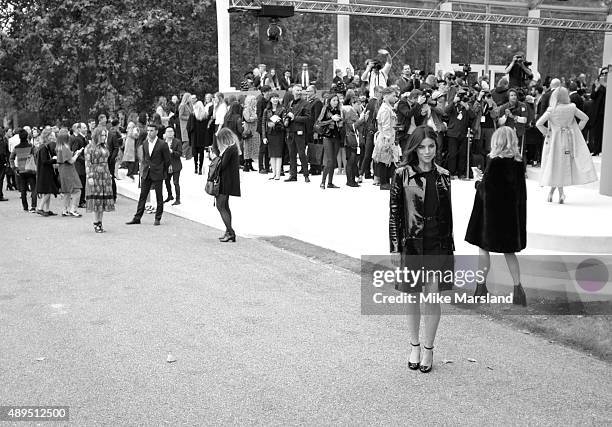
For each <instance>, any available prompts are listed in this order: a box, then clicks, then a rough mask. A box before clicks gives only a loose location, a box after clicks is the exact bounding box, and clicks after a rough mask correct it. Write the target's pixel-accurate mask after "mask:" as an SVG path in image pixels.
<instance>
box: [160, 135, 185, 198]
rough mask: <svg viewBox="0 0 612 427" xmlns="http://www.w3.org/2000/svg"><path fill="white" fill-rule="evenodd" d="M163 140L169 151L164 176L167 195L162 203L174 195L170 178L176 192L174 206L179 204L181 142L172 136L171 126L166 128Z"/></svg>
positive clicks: (181, 167)
mask: <svg viewBox="0 0 612 427" xmlns="http://www.w3.org/2000/svg"><path fill="white" fill-rule="evenodd" d="M164 142H165V143H166V144H167V145H168V150H169V151H170V168H169V169H168V175H167V176H166V191H167V192H168V197H167V198H166V200H164V203H166V202H169V201H171V200H174V196H172V186H171V185H170V180H172V182H173V183H174V192H175V193H176V200H175V201H174V203H172V206H176V205H180V204H181V185H180V183H179V179H180V177H181V169H183V163H181V156H182V155H183V142H182V141H180V140H179V139H177V138H175V137H174V128H173V127H172V126H168V127H167V128H166V132H165V133H164Z"/></svg>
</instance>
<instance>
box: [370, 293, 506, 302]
mask: <svg viewBox="0 0 612 427" xmlns="http://www.w3.org/2000/svg"><path fill="white" fill-rule="evenodd" d="M372 301H374V303H375V304H416V303H429V304H512V292H511V293H509V294H508V295H491V294H487V295H486V296H473V295H468V294H467V293H456V294H454V295H442V294H440V293H422V294H409V293H401V294H399V295H385V294H383V293H381V292H377V293H375V294H374V295H372Z"/></svg>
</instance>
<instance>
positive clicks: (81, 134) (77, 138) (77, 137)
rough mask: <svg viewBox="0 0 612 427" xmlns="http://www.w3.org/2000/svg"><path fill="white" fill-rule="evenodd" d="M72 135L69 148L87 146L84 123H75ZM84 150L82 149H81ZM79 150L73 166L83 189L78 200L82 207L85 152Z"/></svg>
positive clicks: (74, 148)
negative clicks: (79, 152)
mask: <svg viewBox="0 0 612 427" xmlns="http://www.w3.org/2000/svg"><path fill="white" fill-rule="evenodd" d="M74 127H75V129H74V135H73V137H72V141H71V143H70V149H71V150H72V152H73V153H74V152H76V151H77V150H80V149H81V148H83V149H84V148H85V147H87V125H86V124H85V123H77V124H75V125H74ZM83 151H84V150H83ZM83 151H81V154H79V157H77V159H76V161H75V162H74V168H75V169H76V171H77V174H78V175H79V180H80V181H81V186H82V187H83V190H82V191H81V198H80V200H79V207H80V208H84V207H86V205H85V154H84V153H83Z"/></svg>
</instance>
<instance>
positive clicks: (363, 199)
mask: <svg viewBox="0 0 612 427" xmlns="http://www.w3.org/2000/svg"><path fill="white" fill-rule="evenodd" d="M183 164H184V168H183V172H182V174H181V189H182V192H183V195H182V203H183V204H182V205H181V206H179V207H171V206H169V205H170V204H167V209H168V211H169V212H172V213H175V214H177V215H180V216H182V217H185V218H189V219H191V220H194V221H197V222H200V223H202V224H206V225H209V226H212V227H216V228H219V229H223V228H224V227H223V224H222V222H221V219H220V217H219V214H218V212H217V210H216V208H215V207H214V206H213V203H212V198H211V197H210V196H208V195H207V194H206V193H205V192H204V182H205V175H201V176H199V175H194V173H193V162H192V161H186V160H183ZM124 174H125V169H121V170H120V176H124ZM240 176H241V189H242V197H240V198H231V200H230V205H231V208H232V213H233V215H234V218H235V219H234V223H235V229H236V231H237V232H238V233H239V234H242V235H243V236H278V235H286V236H291V237H294V238H296V239H299V240H302V241H305V242H308V243H312V244H314V245H318V246H321V247H324V248H328V249H332V250H334V251H336V252H339V253H342V254H345V255H349V256H352V257H355V258H359V257H360V256H361V255H364V254H384V253H388V251H389V244H388V240H387V239H388V215H389V207H388V206H389V193H388V192H387V191H380V189H379V188H378V187H374V186H373V185H372V181H371V180H367V181H366V182H365V183H364V184H363V185H362V187H360V188H351V187H347V186H346V185H345V184H346V176H344V175H339V176H338V175H336V176H335V177H334V182H335V183H336V184H337V185H340V186H341V188H339V189H327V190H321V189H320V188H319V183H320V179H321V177H320V176H314V177H312V182H311V183H310V184H306V183H304V181H303V178H302V177H299V178H298V182H292V183H285V182H282V181H270V180H268V178H269V175H262V174H259V173H257V172H249V173H244V172H241V173H240ZM527 184H528V196H527V197H528V203H527V209H528V212H527V214H528V216H527V228H528V233H529V236H528V241H527V244H528V247H527V250H526V251H525V252H523V253H524V254H542V253H543V254H548V253H559V252H564V253H571V252H576V253H584V252H586V253H593V252H594V253H612V221H609V216H610V212H612V197H606V196H602V195H600V194H599V193H598V192H597V191H596V190H594V189H592V188H588V187H570V188H568V189H566V193H567V201H566V204H565V205H559V204H558V203H552V204H551V203H548V202H546V194H547V190H546V189H544V188H541V187H539V186H538V184H537V182H536V181H533V180H529V181H527ZM117 185H118V188H119V191H120V192H121V193H122V194H123V195H126V196H128V197H132V198H137V197H138V194H139V189H138V188H137V184H136V183H134V182H132V181H131V180H130V179H123V180H120V181H118V184H117ZM164 191H165V190H164ZM474 191H475V190H474V182H473V181H453V184H452V197H453V219H454V230H455V245H456V247H457V254H477V253H478V250H477V248H476V247H474V246H472V245H470V244H468V243H467V242H465V241H464V240H463V239H464V237H465V230H466V228H467V223H468V221H469V217H470V214H471V212H472V206H473V203H474ZM538 244H539V245H538Z"/></svg>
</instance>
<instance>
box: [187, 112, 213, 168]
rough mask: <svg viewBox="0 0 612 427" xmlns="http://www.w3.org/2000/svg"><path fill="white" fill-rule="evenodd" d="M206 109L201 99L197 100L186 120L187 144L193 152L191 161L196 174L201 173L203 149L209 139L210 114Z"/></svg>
mask: <svg viewBox="0 0 612 427" xmlns="http://www.w3.org/2000/svg"><path fill="white" fill-rule="evenodd" d="M208 113H209V112H208V110H207V109H206V108H205V107H204V104H203V103H202V101H198V102H196V103H195V105H194V106H193V113H191V114H190V115H189V119H188V120H187V133H188V134H189V144H190V145H191V152H192V153H193V162H194V165H195V172H194V173H196V174H199V175H202V166H203V165H204V150H205V149H206V147H207V143H208V141H209V137H208V134H209V132H211V130H210V129H209V127H208V125H209V123H210V116H209V115H208Z"/></svg>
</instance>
